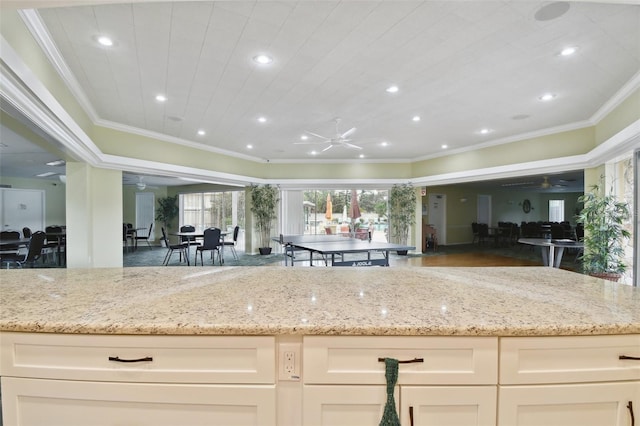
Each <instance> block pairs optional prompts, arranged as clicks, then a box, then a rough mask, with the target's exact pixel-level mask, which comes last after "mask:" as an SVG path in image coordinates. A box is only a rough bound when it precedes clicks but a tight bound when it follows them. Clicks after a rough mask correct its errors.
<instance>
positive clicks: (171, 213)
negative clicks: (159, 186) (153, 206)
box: [156, 194, 180, 231]
mask: <svg viewBox="0 0 640 426" xmlns="http://www.w3.org/2000/svg"><path fill="white" fill-rule="evenodd" d="M179 212H180V208H179V207H178V194H176V195H174V196H173V197H171V196H167V197H162V198H158V209H157V210H156V220H159V221H160V222H162V225H163V226H164V229H166V230H167V231H169V229H170V227H171V222H172V221H173V219H175V218H176V217H177V216H178V213H179Z"/></svg>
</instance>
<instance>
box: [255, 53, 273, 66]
mask: <svg viewBox="0 0 640 426" xmlns="http://www.w3.org/2000/svg"><path fill="white" fill-rule="evenodd" d="M253 62H255V63H257V64H260V65H268V64H270V63H271V62H273V58H272V57H271V56H269V55H258V56H254V57H253Z"/></svg>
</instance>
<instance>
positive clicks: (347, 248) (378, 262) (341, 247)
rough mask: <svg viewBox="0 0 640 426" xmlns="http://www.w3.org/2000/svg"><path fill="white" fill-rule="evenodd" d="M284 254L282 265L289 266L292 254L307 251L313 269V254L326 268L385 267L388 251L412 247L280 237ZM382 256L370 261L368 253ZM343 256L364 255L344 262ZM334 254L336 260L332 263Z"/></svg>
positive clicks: (316, 237) (337, 238) (337, 237)
mask: <svg viewBox="0 0 640 426" xmlns="http://www.w3.org/2000/svg"><path fill="white" fill-rule="evenodd" d="M278 241H279V242H280V243H281V244H282V246H283V251H284V255H285V265H287V259H288V258H291V266H293V264H294V261H295V252H296V251H307V252H309V265H310V266H313V255H314V254H319V255H320V256H322V259H323V260H324V263H325V265H326V266H329V259H330V260H331V266H389V252H390V251H400V250H415V247H413V246H407V245H403V244H393V243H387V242H381V241H368V240H361V239H356V238H349V237H345V236H340V235H283V236H281V237H280V239H279V240H278ZM372 252H375V253H380V254H382V258H381V259H372V258H371V253H372ZM347 253H366V254H367V257H366V259H356V260H348V261H345V260H344V255H345V254H347ZM336 255H339V256H340V260H339V261H336Z"/></svg>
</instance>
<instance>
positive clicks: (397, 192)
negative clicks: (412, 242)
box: [389, 184, 416, 254]
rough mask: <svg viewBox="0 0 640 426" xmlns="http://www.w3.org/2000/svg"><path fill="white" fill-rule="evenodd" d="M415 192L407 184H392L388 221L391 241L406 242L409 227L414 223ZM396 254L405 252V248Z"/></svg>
mask: <svg viewBox="0 0 640 426" xmlns="http://www.w3.org/2000/svg"><path fill="white" fill-rule="evenodd" d="M415 208H416V192H415V189H414V188H413V186H411V185H409V184H402V185H393V187H392V188H391V191H390V192H389V223H390V224H391V238H390V240H391V241H392V242H395V243H398V244H404V245H406V244H407V241H408V239H409V229H410V228H411V226H413V225H414V224H415V223H416V217H415ZM398 254H407V251H406V250H400V251H398Z"/></svg>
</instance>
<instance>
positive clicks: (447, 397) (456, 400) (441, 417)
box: [400, 386, 498, 426]
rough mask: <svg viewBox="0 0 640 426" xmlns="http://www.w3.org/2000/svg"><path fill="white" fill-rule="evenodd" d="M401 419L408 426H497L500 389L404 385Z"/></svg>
mask: <svg viewBox="0 0 640 426" xmlns="http://www.w3.org/2000/svg"><path fill="white" fill-rule="evenodd" d="M401 389H402V391H401V393H400V400H401V401H402V402H401V405H400V409H401V412H400V417H401V420H402V424H403V425H407V426H468V425H476V426H493V425H495V424H496V405H497V398H498V390H497V387H496V386H476V387H474V386H402V387H401Z"/></svg>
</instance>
